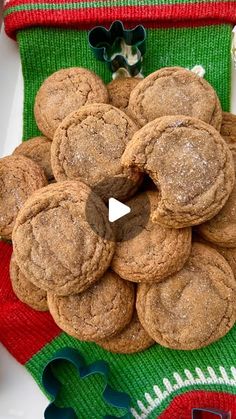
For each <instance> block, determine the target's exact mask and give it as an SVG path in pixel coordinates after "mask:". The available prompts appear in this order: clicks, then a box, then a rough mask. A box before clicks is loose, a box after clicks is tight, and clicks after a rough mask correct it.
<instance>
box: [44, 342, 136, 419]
mask: <svg viewBox="0 0 236 419" xmlns="http://www.w3.org/2000/svg"><path fill="white" fill-rule="evenodd" d="M65 361H66V362H68V363H69V364H71V365H73V366H74V367H75V368H76V370H77V372H78V376H79V377H80V378H81V379H84V378H86V377H88V376H90V375H94V374H99V375H101V376H102V377H103V378H104V389H103V393H102V397H103V399H104V400H105V402H106V403H107V404H108V405H110V406H113V407H116V408H118V409H126V410H127V413H126V414H125V415H124V416H120V418H122V419H130V417H131V416H130V405H131V399H130V396H129V395H128V394H126V393H120V392H118V391H115V390H113V389H112V388H111V387H110V386H109V384H108V376H109V365H108V363H107V362H106V361H102V360H99V361H96V362H94V363H93V364H90V365H86V363H85V360H84V358H83V356H82V355H81V353H80V352H79V351H78V350H76V349H73V348H64V349H60V350H59V351H58V352H56V353H55V355H54V356H53V357H52V358H51V359H50V361H49V362H48V363H47V365H46V367H45V368H44V371H43V374H42V384H43V387H44V389H45V390H46V391H47V392H48V393H49V395H50V396H51V397H52V402H51V403H50V404H49V405H48V407H47V408H46V410H45V412H44V418H45V419H78V417H77V415H76V413H75V411H74V409H72V408H70V407H66V408H63V407H62V408H61V407H58V406H56V402H57V397H58V394H59V392H60V388H61V386H62V384H61V383H60V381H59V380H58V379H57V378H56V377H55V375H54V373H53V368H52V367H53V366H54V367H55V366H56V365H58V364H60V363H61V362H65ZM115 418H117V417H116V416H105V417H104V419H115Z"/></svg>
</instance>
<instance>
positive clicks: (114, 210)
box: [108, 198, 131, 223]
mask: <svg viewBox="0 0 236 419" xmlns="http://www.w3.org/2000/svg"><path fill="white" fill-rule="evenodd" d="M130 211H131V208H130V207H129V206H128V205H125V204H123V203H122V202H120V201H118V200H117V199H115V198H109V201H108V220H109V221H110V223H114V221H117V220H119V219H120V218H122V217H124V216H125V215H127V214H129V213H130Z"/></svg>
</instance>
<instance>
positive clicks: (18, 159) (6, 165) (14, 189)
mask: <svg viewBox="0 0 236 419" xmlns="http://www.w3.org/2000/svg"><path fill="white" fill-rule="evenodd" d="M46 184H47V179H46V177H45V174H44V171H43V169H42V168H41V167H40V166H39V165H38V164H37V163H35V162H34V161H32V160H30V159H28V158H27V157H24V156H8V157H4V158H2V159H0V236H1V237H2V238H4V239H8V240H11V236H12V230H13V227H14V224H15V219H16V216H17V214H18V212H19V210H20V209H21V207H22V206H23V205H24V202H25V201H26V200H27V198H28V197H29V196H30V195H31V194H32V193H33V192H34V191H35V190H37V189H39V188H42V187H43V186H45V185H46Z"/></svg>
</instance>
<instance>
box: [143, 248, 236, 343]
mask: <svg viewBox="0 0 236 419" xmlns="http://www.w3.org/2000/svg"><path fill="white" fill-rule="evenodd" d="M235 304H236V281H235V279H234V276H233V272H232V270H231V268H230V266H229V265H228V263H227V262H226V260H225V259H224V258H223V257H222V256H221V255H220V254H219V253H218V252H217V251H216V250H214V249H212V248H210V247H208V246H205V245H204V244H200V243H194V244H193V247H192V252H191V255H190V258H189V260H188V261H187V263H186V264H185V266H184V267H183V269H182V270H181V271H179V272H178V273H177V274H175V275H171V276H169V277H168V278H167V279H166V280H165V281H163V282H160V283H156V284H140V285H138V293H137V304H136V307H137V312H138V316H139V320H140V321H141V323H142V325H143V327H144V328H145V329H146V330H147V332H148V334H149V335H150V336H151V337H152V338H153V339H154V340H155V341H156V342H158V343H159V344H161V345H163V346H166V347H168V348H173V349H186V350H190V349H198V348H201V347H203V346H206V345H209V344H210V343H212V342H214V341H216V340H218V339H220V338H221V337H222V336H224V335H225V334H226V333H227V332H228V331H229V330H230V329H231V327H232V326H233V325H234V323H235V319H236V311H235Z"/></svg>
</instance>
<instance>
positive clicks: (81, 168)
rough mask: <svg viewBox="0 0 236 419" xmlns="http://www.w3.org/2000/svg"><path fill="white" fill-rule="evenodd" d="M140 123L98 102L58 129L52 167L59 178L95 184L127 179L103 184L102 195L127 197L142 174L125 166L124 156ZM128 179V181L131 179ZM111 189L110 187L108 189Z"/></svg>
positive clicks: (105, 197)
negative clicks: (123, 164) (123, 162)
mask: <svg viewBox="0 0 236 419" xmlns="http://www.w3.org/2000/svg"><path fill="white" fill-rule="evenodd" d="M137 130H138V127H137V125H136V124H135V123H134V122H133V121H132V120H131V119H130V118H129V117H128V116H127V115H126V114H125V113H124V112H122V111H120V110H119V109H117V108H115V107H114V106H111V105H106V104H101V103H100V104H94V105H88V106H84V107H82V108H81V109H80V110H79V111H76V112H74V113H72V114H71V115H69V116H68V117H67V118H66V119H64V121H63V122H62V124H61V125H60V126H59V128H58V129H57V131H56V134H55V136H54V139H53V143H52V168H53V173H54V176H55V178H56V180H57V181H61V180H66V179H70V180H73V179H81V180H83V181H84V182H85V183H87V184H88V185H89V186H91V187H94V186H95V185H97V184H100V185H102V182H103V181H104V180H105V179H108V177H110V178H113V179H114V180H115V178H116V177H117V178H119V179H123V185H122V184H121V183H119V189H117V184H116V183H115V182H114V184H110V185H109V188H106V187H105V184H104V185H103V186H104V187H103V188H100V193H99V195H100V196H101V197H102V198H103V199H104V200H105V201H106V200H107V199H108V198H109V197H111V196H112V197H114V198H116V199H120V200H125V199H127V198H129V197H130V196H131V195H133V194H134V193H135V192H136V190H137V188H138V185H139V183H140V180H141V176H140V173H138V172H137V171H135V170H131V169H124V168H123V167H122V165H121V156H122V154H123V152H124V151H125V148H126V145H127V144H128V142H129V141H130V140H131V138H132V136H133V134H134V133H135V132H136V131H137ZM127 179H128V181H127ZM107 189H108V190H107Z"/></svg>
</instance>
